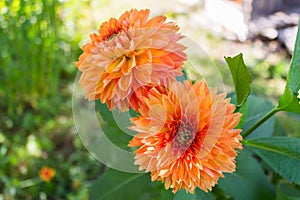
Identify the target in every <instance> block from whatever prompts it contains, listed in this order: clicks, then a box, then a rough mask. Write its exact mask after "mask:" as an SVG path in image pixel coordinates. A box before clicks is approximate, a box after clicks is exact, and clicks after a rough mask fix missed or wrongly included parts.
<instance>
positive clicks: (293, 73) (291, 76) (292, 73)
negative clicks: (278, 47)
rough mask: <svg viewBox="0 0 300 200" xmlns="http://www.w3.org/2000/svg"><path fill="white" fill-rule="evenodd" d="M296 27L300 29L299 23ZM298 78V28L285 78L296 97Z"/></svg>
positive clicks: (299, 35) (299, 32) (299, 42)
mask: <svg viewBox="0 0 300 200" xmlns="http://www.w3.org/2000/svg"><path fill="white" fill-rule="evenodd" d="M298 27H300V21H299V26H298ZM299 77H300V28H298V33H297V39H296V43H295V48H294V54H293V58H292V62H291V67H290V70H289V73H288V77H287V86H288V87H289V88H290V90H291V91H292V93H293V95H294V96H297V95H298V91H299V90H300V78H299Z"/></svg>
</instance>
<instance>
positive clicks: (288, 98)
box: [277, 87, 300, 114]
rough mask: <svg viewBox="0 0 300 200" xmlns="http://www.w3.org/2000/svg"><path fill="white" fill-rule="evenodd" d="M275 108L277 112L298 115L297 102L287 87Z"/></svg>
mask: <svg viewBox="0 0 300 200" xmlns="http://www.w3.org/2000/svg"><path fill="white" fill-rule="evenodd" d="M277 108H278V109H279V110H284V111H288V112H295V113H298V114H300V104H299V100H298V99H297V97H296V96H294V95H293V93H292V91H291V90H290V89H289V88H288V87H286V88H285V90H284V93H283V95H282V96H281V97H280V100H279V104H278V106H277Z"/></svg>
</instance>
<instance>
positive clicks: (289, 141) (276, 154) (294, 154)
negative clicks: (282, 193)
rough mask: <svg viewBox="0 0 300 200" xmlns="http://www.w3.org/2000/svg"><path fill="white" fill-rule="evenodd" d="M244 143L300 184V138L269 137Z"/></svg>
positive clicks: (279, 172)
mask: <svg viewBox="0 0 300 200" xmlns="http://www.w3.org/2000/svg"><path fill="white" fill-rule="evenodd" d="M243 143H244V145H246V146H247V147H248V148H249V149H251V150H252V151H253V152H255V153H256V154H257V155H259V156H260V157H261V158H262V159H263V160H264V161H265V162H266V163H268V164H269V165H270V166H271V167H272V168H273V169H274V170H275V171H276V172H277V173H278V174H280V175H281V176H283V177H284V178H286V179H287V180H288V181H291V182H295V183H297V184H298V185H300V173H299V166H300V138H288V137H268V138H259V139H254V140H245V141H244V142H243Z"/></svg>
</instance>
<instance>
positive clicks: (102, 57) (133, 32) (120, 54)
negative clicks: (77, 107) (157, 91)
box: [76, 9, 186, 111]
mask: <svg viewBox="0 0 300 200" xmlns="http://www.w3.org/2000/svg"><path fill="white" fill-rule="evenodd" d="M149 13H150V11H149V10H148V9H146V10H140V11H138V10H136V9H132V10H130V11H127V12H125V13H124V14H122V15H121V17H120V18H119V19H115V18H111V19H110V20H109V21H108V22H104V23H103V24H102V25H101V26H100V28H99V33H98V34H96V33H94V34H91V35H90V39H91V42H90V43H88V44H86V45H84V46H83V54H82V55H81V56H80V57H79V61H78V62H76V66H77V68H78V69H79V70H80V71H81V72H82V75H81V77H80V81H79V82H80V85H81V87H82V88H83V89H84V93H85V97H86V98H88V99H89V100H95V99H100V100H101V102H102V103H106V104H107V106H108V107H109V109H114V108H116V107H118V108H119V109H120V110H121V111H126V110H128V108H133V109H135V110H137V109H138V106H137V105H136V104H137V101H139V99H138V98H137V97H138V96H139V95H134V93H135V91H137V90H143V89H142V88H143V87H144V86H145V85H148V84H163V85H164V84H167V83H169V82H172V81H174V80H175V77H176V76H179V75H181V74H182V72H181V71H180V70H181V68H182V65H183V62H184V61H185V60H186V54H185V53H184V52H183V51H184V50H185V47H184V46H183V45H181V44H180V43H178V41H179V40H180V39H182V36H181V35H180V34H179V33H177V31H178V29H179V28H178V26H177V25H175V24H174V23H173V22H166V17H164V16H158V17H154V18H151V19H149ZM131 96H133V97H132V98H131Z"/></svg>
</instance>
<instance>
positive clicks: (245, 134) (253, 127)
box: [242, 107, 281, 138]
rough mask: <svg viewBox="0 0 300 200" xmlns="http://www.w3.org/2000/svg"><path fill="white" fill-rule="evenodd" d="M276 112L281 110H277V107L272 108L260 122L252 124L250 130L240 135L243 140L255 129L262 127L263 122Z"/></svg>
mask: <svg viewBox="0 0 300 200" xmlns="http://www.w3.org/2000/svg"><path fill="white" fill-rule="evenodd" d="M278 111H281V109H279V108H278V107H275V108H273V109H272V110H271V111H270V112H269V113H267V114H266V115H265V116H264V117H263V118H262V119H261V120H259V121H258V122H256V124H254V125H253V126H252V127H251V128H250V129H248V130H247V131H245V132H244V134H242V136H243V138H246V137H247V136H248V135H250V134H251V133H252V132H253V131H254V130H255V129H257V128H258V127H259V126H260V125H262V124H263V123H264V122H265V121H267V120H268V119H269V118H270V117H272V116H273V115H274V114H275V113H277V112H278Z"/></svg>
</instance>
